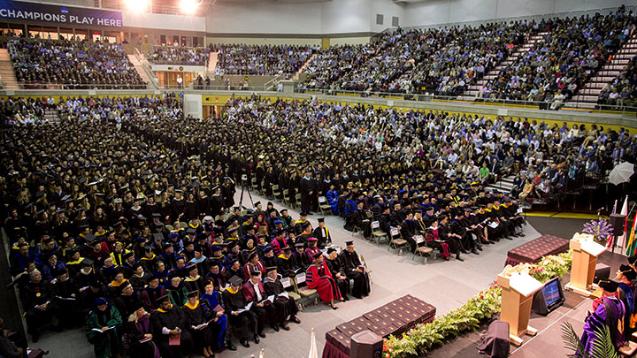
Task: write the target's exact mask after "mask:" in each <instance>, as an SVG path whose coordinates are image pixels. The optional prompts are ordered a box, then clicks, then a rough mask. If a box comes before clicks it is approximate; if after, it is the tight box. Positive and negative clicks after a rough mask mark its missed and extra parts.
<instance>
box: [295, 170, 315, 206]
mask: <svg viewBox="0 0 637 358" xmlns="http://www.w3.org/2000/svg"><path fill="white" fill-rule="evenodd" d="M314 186H315V183H314V179H312V173H311V172H310V171H309V170H307V171H306V172H305V176H304V177H303V178H301V183H300V184H299V189H300V190H299V191H300V193H301V210H302V211H305V212H306V213H310V212H311V211H312V206H313V201H312V198H313V197H314V192H315V188H314Z"/></svg>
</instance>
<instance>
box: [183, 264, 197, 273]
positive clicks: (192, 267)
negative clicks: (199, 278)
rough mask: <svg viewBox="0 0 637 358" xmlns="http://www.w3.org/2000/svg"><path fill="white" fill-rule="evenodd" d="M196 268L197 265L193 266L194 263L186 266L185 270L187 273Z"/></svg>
mask: <svg viewBox="0 0 637 358" xmlns="http://www.w3.org/2000/svg"><path fill="white" fill-rule="evenodd" d="M196 268H197V264H194V263H191V264H189V265H188V266H186V270H188V271H189V272H190V271H192V270H194V269H196Z"/></svg>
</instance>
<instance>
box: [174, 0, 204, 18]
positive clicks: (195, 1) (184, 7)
mask: <svg viewBox="0 0 637 358" xmlns="http://www.w3.org/2000/svg"><path fill="white" fill-rule="evenodd" d="M199 4H201V0H180V2H179V9H180V10H181V12H182V13H183V14H186V15H193V14H194V13H196V12H197V9H198V8H199Z"/></svg>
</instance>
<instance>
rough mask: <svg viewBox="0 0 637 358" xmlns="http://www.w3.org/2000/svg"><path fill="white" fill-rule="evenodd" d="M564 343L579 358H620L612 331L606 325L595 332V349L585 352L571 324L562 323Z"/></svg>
mask: <svg viewBox="0 0 637 358" xmlns="http://www.w3.org/2000/svg"><path fill="white" fill-rule="evenodd" d="M562 341H563V342H564V346H565V347H566V349H568V350H571V351H573V353H574V354H575V356H576V357H579V358H619V353H617V350H616V349H615V345H614V344H613V339H612V338H611V336H610V330H609V329H608V327H607V326H606V325H604V326H600V327H597V329H596V330H595V340H594V341H593V349H592V350H591V351H590V352H586V351H584V346H583V345H582V341H581V339H580V337H579V336H578V335H577V333H575V330H574V329H573V326H572V325H571V324H570V323H569V322H564V323H562Z"/></svg>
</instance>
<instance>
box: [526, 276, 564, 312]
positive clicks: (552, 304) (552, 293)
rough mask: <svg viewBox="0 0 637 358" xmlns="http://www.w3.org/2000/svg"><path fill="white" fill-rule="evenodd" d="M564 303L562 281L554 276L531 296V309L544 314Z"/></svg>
mask: <svg viewBox="0 0 637 358" xmlns="http://www.w3.org/2000/svg"><path fill="white" fill-rule="evenodd" d="M563 303H564V293H563V292H562V283H561V282H560V279H559V278H557V277H556V278H554V279H552V280H550V281H548V282H546V283H545V284H544V286H543V287H542V289H541V290H539V291H538V292H537V293H536V294H535V297H534V298H533V311H535V312H536V313H538V314H541V315H544V316H546V315H547V314H549V312H551V311H553V310H554V309H556V308H557V307H559V306H561V305H562V304H563Z"/></svg>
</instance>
